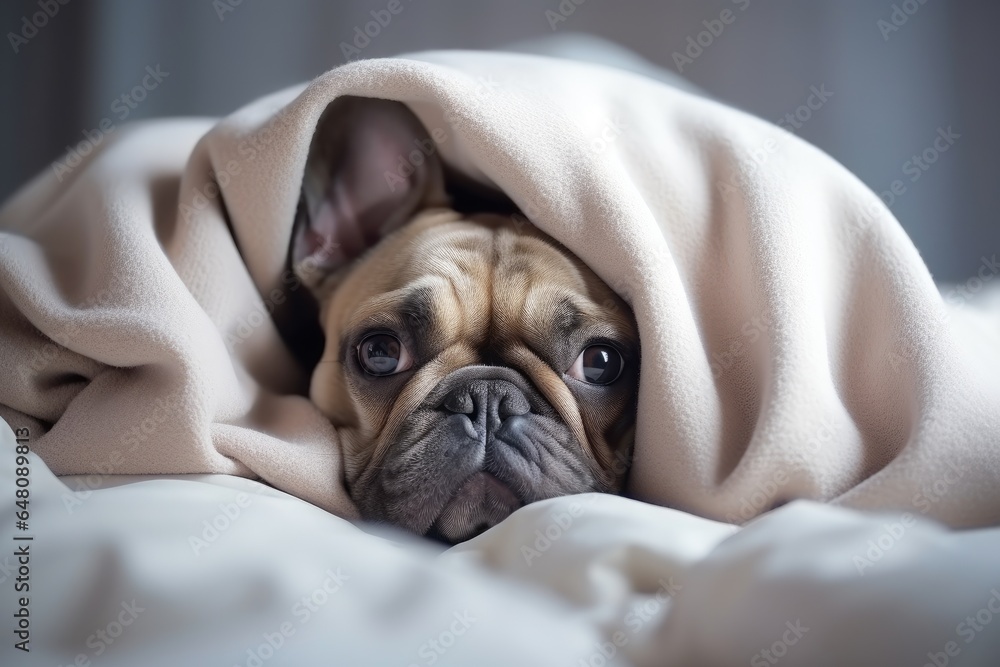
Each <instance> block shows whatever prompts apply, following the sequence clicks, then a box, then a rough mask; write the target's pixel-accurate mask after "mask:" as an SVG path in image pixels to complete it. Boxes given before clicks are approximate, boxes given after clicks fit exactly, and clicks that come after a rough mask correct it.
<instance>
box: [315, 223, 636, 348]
mask: <svg viewBox="0 0 1000 667" xmlns="http://www.w3.org/2000/svg"><path fill="white" fill-rule="evenodd" d="M405 231H407V232H409V233H404V234H402V235H401V237H400V238H398V239H395V241H396V242H395V243H387V244H385V245H384V246H380V247H378V248H376V249H375V250H374V251H373V252H372V253H371V254H370V255H369V256H368V257H367V258H365V260H364V261H365V263H366V264H371V265H373V266H375V265H377V266H379V267H380V270H379V271H378V272H377V273H379V274H381V275H378V276H377V277H376V276H375V275H374V274H375V273H376V272H374V271H365V270H363V269H362V270H361V271H359V272H357V273H358V275H359V276H364V278H362V280H360V281H351V282H352V283H354V284H351V285H350V286H348V285H344V288H345V289H342V290H339V294H338V296H343V300H344V303H342V304H337V303H336V301H337V300H336V299H335V300H334V303H333V304H332V306H333V307H334V308H337V307H338V306H340V307H341V308H342V310H341V311H340V312H339V313H337V316H338V317H342V318H343V319H342V320H341V321H340V323H339V327H338V328H339V330H341V331H344V332H345V334H346V338H347V339H350V338H351V337H352V335H357V334H361V333H362V332H364V331H367V330H375V329H378V328H379V327H380V326H384V327H388V328H406V329H407V330H408V331H409V333H410V335H412V336H414V337H415V338H418V339H420V340H419V341H417V342H418V343H420V344H425V345H430V344H434V345H437V346H442V345H447V344H448V343H449V342H460V343H461V344H462V345H465V346H472V347H474V348H476V350H477V351H478V352H479V353H480V356H481V357H482V356H487V357H488V356H490V355H496V356H499V357H503V355H504V353H505V351H507V349H508V348H510V347H514V346H522V345H526V346H528V347H529V348H531V349H532V350H533V351H535V353H536V354H538V353H540V352H543V351H544V352H545V353H546V354H545V356H558V354H559V350H558V349H557V348H559V347H560V346H565V347H567V351H566V352H567V354H568V353H569V351H570V348H571V347H572V346H571V345H570V344H571V343H573V342H574V339H575V338H578V337H580V338H584V337H591V338H608V339H611V340H621V341H622V342H623V343H625V344H629V343H633V342H634V341H633V338H634V332H633V330H632V326H631V324H630V320H629V318H628V316H627V315H626V313H625V312H624V310H623V309H622V307H621V303H620V301H619V300H618V299H617V297H615V296H614V294H613V293H612V292H611V290H610V289H608V288H607V287H606V286H605V285H604V284H603V283H601V282H600V281H598V280H596V279H595V278H594V277H593V275H592V274H591V273H590V272H589V271H585V270H583V269H582V268H581V267H580V265H579V262H578V260H576V259H575V258H573V257H572V256H570V255H569V254H568V253H565V252H563V251H561V250H560V249H559V248H558V247H557V246H556V245H555V244H554V243H553V242H552V241H551V240H545V239H543V238H542V237H541V235H540V234H537V233H524V231H523V230H522V229H518V228H517V227H515V226H514V225H513V224H512V223H511V221H510V220H509V219H507V218H503V217H500V216H492V215H487V216H476V217H474V218H473V219H457V216H455V215H454V214H449V213H441V212H430V213H428V214H426V215H424V216H419V217H418V218H417V219H416V220H415V221H414V223H413V226H412V227H411V228H410V229H409V230H405ZM330 324H332V322H331V323H330ZM486 360H487V361H490V359H486ZM496 361H501V359H497V360H496ZM553 361H555V360H553Z"/></svg>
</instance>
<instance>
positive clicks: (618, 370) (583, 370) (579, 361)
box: [567, 345, 625, 384]
mask: <svg viewBox="0 0 1000 667" xmlns="http://www.w3.org/2000/svg"><path fill="white" fill-rule="evenodd" d="M624 368H625V361H624V360H623V359H622V355H621V354H620V353H619V352H618V350H616V349H615V348H613V347H611V346H610V345H591V346H589V347H587V348H586V349H584V351H583V352H581V353H580V356H579V357H577V358H576V361H574V362H573V365H572V366H570V368H569V371H567V375H569V376H570V377H572V378H576V379H577V380H581V381H582V382H587V383H589V384H611V383H612V382H614V381H615V380H617V379H618V377H619V376H620V375H621V374H622V370H624Z"/></svg>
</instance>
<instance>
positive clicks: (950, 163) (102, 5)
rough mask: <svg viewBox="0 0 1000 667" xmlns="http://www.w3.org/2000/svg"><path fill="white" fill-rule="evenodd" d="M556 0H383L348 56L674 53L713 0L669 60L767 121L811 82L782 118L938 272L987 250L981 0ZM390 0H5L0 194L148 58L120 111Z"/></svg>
mask: <svg viewBox="0 0 1000 667" xmlns="http://www.w3.org/2000/svg"><path fill="white" fill-rule="evenodd" d="M561 1H562V7H563V14H568V16H565V18H566V20H564V21H559V22H553V21H552V20H551V17H552V14H549V15H547V14H546V11H547V10H549V11H552V12H555V13H556V14H557V15H559V16H560V18H562V17H563V14H559V11H560V0H504V1H503V2H499V1H497V2H485V0H483V1H480V0H399V2H400V3H401V6H402V11H401V12H400V13H398V14H397V15H395V16H393V17H392V20H391V22H390V23H389V24H388V25H386V26H385V27H384V28H381V27H380V29H379V34H378V35H377V36H376V37H374V38H372V39H371V41H370V43H369V44H368V45H367V46H365V47H364V49H363V51H362V55H363V56H364V57H373V56H385V55H393V54H396V53H399V52H402V51H410V50H419V49H429V48H473V49H489V48H496V47H499V46H502V45H504V44H507V43H509V42H513V41H517V40H523V39H529V38H536V37H543V36H546V35H552V34H568V33H590V34H593V35H599V36H602V37H605V38H607V39H611V40H614V41H616V42H618V43H620V44H622V45H625V46H627V47H629V48H631V49H633V50H635V51H636V52H638V53H639V54H641V55H642V56H643V57H644V58H646V59H648V60H649V61H651V62H653V63H656V64H658V65H660V66H662V67H665V68H667V69H671V70H672V71H674V72H677V67H676V65H675V61H674V56H673V54H674V52H681V53H683V52H684V50H685V49H686V48H687V47H688V38H689V37H691V38H692V39H695V40H696V39H698V36H699V33H701V32H702V31H705V30H706V26H705V25H704V24H703V22H704V21H708V22H710V25H711V26H713V27H714V28H715V29H716V30H718V28H719V25H720V24H719V23H717V22H714V21H715V20H716V19H718V18H719V16H720V14H721V13H722V12H723V10H727V9H728V10H730V11H731V12H732V17H734V18H733V21H732V23H730V24H729V25H725V26H724V29H723V31H722V33H721V34H720V35H718V37H713V38H712V43H711V44H710V45H709V46H708V47H706V48H704V49H703V52H702V53H701V54H700V55H698V57H697V58H695V59H694V62H692V63H688V64H687V65H686V66H684V68H683V72H682V73H683V76H685V77H686V78H688V79H689V80H690V81H692V82H694V83H695V84H696V85H698V86H700V87H701V88H703V89H704V90H706V91H707V92H708V93H710V94H711V95H713V96H715V97H717V98H719V99H722V100H724V101H727V102H729V103H731V104H733V105H735V106H737V107H740V108H742V109H745V110H747V111H749V112H751V113H754V114H756V115H758V116H761V117H763V118H765V119H768V120H771V121H773V122H777V121H778V120H779V119H781V118H783V117H784V116H785V114H788V113H793V114H794V113H795V112H796V110H797V109H798V108H799V107H800V106H801V105H803V104H805V103H806V101H807V99H808V97H809V95H810V88H811V87H812V86H815V87H817V88H820V87H822V86H825V87H826V90H828V91H830V92H831V93H832V94H833V95H832V97H830V98H829V100H828V101H826V102H825V103H824V104H823V105H822V106H821V107H820V108H819V109H818V110H816V111H814V112H812V115H811V117H810V118H809V119H808V121H806V122H804V123H802V124H801V127H800V128H798V129H795V128H792V129H794V131H795V132H796V133H797V134H799V135H800V136H801V137H803V138H805V139H806V140H808V141H810V142H812V143H814V144H816V145H817V146H819V147H821V148H822V149H824V150H825V151H827V152H828V153H830V154H831V155H833V156H834V157H835V158H836V159H837V160H839V161H840V162H842V163H843V164H845V165H846V166H847V167H848V168H849V169H851V170H852V171H853V172H854V173H856V174H857V175H858V176H859V177H860V178H861V179H862V180H863V181H865V182H866V183H867V184H868V185H869V186H870V187H871V188H872V189H874V190H876V191H879V192H881V191H885V190H888V189H889V188H890V186H891V184H892V182H893V181H894V180H897V179H900V180H902V181H903V182H904V183H905V186H906V192H905V194H903V195H901V196H899V197H897V198H896V200H895V201H894V202H893V203H892V205H891V206H892V210H893V211H894V213H895V214H896V217H897V218H898V219H899V220H900V221H901V222H902V224H903V226H904V227H905V228H906V230H907V232H909V234H910V236H911V238H913V240H914V242H915V243H916V245H917V247H918V248H919V249H920V251H921V253H922V254H923V256H924V258H925V260H926V261H927V263H928V265H929V266H930V268H931V271H932V272H933V273H934V275H935V278H936V279H937V280H939V281H951V282H957V281H962V282H964V281H965V280H967V279H969V278H971V277H973V276H974V275H975V273H976V270H977V269H978V267H979V264H980V261H981V260H980V257H982V256H983V255H986V256H987V257H990V256H992V255H993V254H994V253H1000V221H998V215H997V212H998V210H1000V187H998V182H1000V164H998V160H997V150H998V149H1000V123H998V113H997V109H998V103H1000V92H998V89H997V87H998V86H997V84H998V83H1000V76H998V74H1000V39H998V38H997V36H996V33H997V29H998V26H1000V3H998V2H996V1H995V0H947V1H945V0H922V2H921V0H905V1H904V0H807V1H803V0H663V1H656V0H617V1H614V2H612V1H611V0H582V2H581V0H575V2H581V4H579V5H577V4H575V2H574V1H573V0H561ZM63 2H65V4H62V3H63ZM389 2H390V0H352V1H345V2H322V1H320V0H301V1H291V0H283V1H280V2H279V1H278V0H214V1H213V0H198V1H196V0H175V1H172V2H167V1H166V0H163V1H160V2H155V1H154V0H68V1H67V0H24V1H22V0H4V1H3V3H0V29H2V30H3V32H4V35H5V38H4V44H3V45H2V46H0V51H3V53H0V91H2V95H3V104H2V108H0V114H2V116H0V199H3V198H6V197H7V196H8V195H9V194H10V193H11V192H13V191H14V190H15V189H16V188H17V187H19V186H20V185H21V184H23V183H24V182H25V181H26V180H28V179H29V178H30V177H31V176H33V175H34V174H35V173H37V172H38V171H40V170H42V169H45V168H48V166H49V164H50V163H51V162H52V161H53V160H54V159H56V158H58V157H59V156H60V155H61V154H62V153H64V152H65V151H66V149H67V146H70V145H75V144H76V143H77V142H79V141H80V140H81V139H83V137H84V134H83V133H84V131H85V130H92V129H93V128H96V127H97V126H98V124H99V123H100V122H101V120H102V119H104V118H111V119H112V120H113V121H114V122H116V123H118V122H119V121H118V118H119V116H120V115H121V113H122V111H121V110H122V109H123V108H124V107H123V106H122V105H121V103H120V102H119V103H117V105H116V106H112V105H115V104H116V99H118V98H119V97H120V96H121V95H122V94H123V93H127V92H128V91H129V90H131V89H132V88H133V87H134V86H136V85H137V84H139V83H140V82H141V80H142V78H143V76H144V75H145V73H146V72H145V70H146V67H147V66H153V67H155V66H156V65H159V66H160V69H161V71H162V72H166V73H168V75H167V76H166V78H165V79H164V80H163V82H162V83H161V84H160V85H158V86H157V87H156V88H155V89H154V90H151V91H149V93H148V95H147V97H146V99H144V100H143V101H142V102H140V103H137V104H135V108H134V109H132V108H130V109H129V111H128V114H129V115H128V118H127V120H128V121H132V120H138V119H142V118H150V117H156V116H174V115H212V116H217V115H223V114H226V113H228V112H230V111H232V110H234V109H235V108H237V107H238V106H241V105H243V104H244V103H246V102H248V101H251V100H253V99H254V98H256V97H258V96H260V95H263V94H266V93H269V92H272V91H274V90H277V89H279V88H282V87H285V86H287V85H289V84H292V83H296V82H300V81H304V80H308V79H310V78H312V77H314V76H316V75H318V74H320V73H322V72H324V71H325V70H327V69H330V68H332V67H335V66H336V65H339V64H341V63H343V62H344V61H345V58H344V55H343V53H342V49H341V42H347V43H350V42H351V41H352V40H353V39H354V36H355V28H361V29H363V27H364V25H365V24H366V23H367V22H369V21H371V20H372V16H371V12H372V11H376V12H379V11H380V10H384V9H386V7H387V6H388V4H389ZM894 5H895V7H894ZM45 7H48V9H49V13H54V16H52V17H51V18H49V17H47V16H46V17H43V18H44V19H45V20H44V21H43V20H42V18H38V16H37V14H38V13H39V12H42V11H43V10H44V9H45ZM56 7H58V11H54V9H55V8H56ZM570 9H572V10H573V11H572V13H569V10H570ZM382 16H383V17H384V16H385V15H384V14H383V15H382ZM904 19H905V21H904ZM25 21H27V22H28V24H26V23H25ZM880 21H882V22H883V23H881V24H880V23H879V22H880ZM32 22H34V23H36V24H39V23H44V25H43V26H42V27H41V28H38V29H37V30H36V31H34V32H33V31H32V30H31V28H30V27H28V25H30V24H31V23H32ZM897 28H898V29H897ZM701 38H702V41H703V42H707V41H708V40H707V36H705V35H703V36H702V37H701ZM15 51H16V52H15ZM692 52H693V53H697V52H696V51H692ZM803 115H805V114H804V113H803ZM949 127H950V128H951V129H952V131H953V132H954V133H956V134H958V135H960V138H959V139H958V140H956V141H955V143H954V145H953V146H952V147H951V148H949V150H948V151H947V152H944V153H942V154H940V155H939V156H938V159H937V161H936V162H935V163H934V164H933V165H925V166H926V167H927V169H926V170H923V169H921V168H919V167H915V165H913V164H912V163H910V164H909V165H908V164H907V163H908V161H910V160H911V159H912V158H913V156H914V155H920V154H921V153H923V152H924V150H925V149H928V148H930V147H931V146H932V145H933V142H934V140H935V137H936V136H937V134H938V130H939V128H943V129H947V128H949ZM904 170H907V171H906V172H905V173H904ZM918 172H919V174H920V176H919V178H918V179H917V180H916V181H912V180H911V179H912V178H913V176H914V175H915V174H916V173H918Z"/></svg>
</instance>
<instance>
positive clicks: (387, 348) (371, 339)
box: [358, 334, 412, 375]
mask: <svg viewBox="0 0 1000 667" xmlns="http://www.w3.org/2000/svg"><path fill="white" fill-rule="evenodd" d="M358 362H360V363H361V367H362V368H363V369H365V371H366V372H367V373H370V374H371V375H393V374H395V373H401V372H403V371H405V370H407V369H409V368H410V366H411V365H412V362H411V359H410V354H409V352H407V350H406V346H404V345H403V344H402V343H401V342H399V339H398V338H396V337H395V336H393V335H392V334H371V335H369V336H365V338H364V339H363V340H362V341H361V343H360V344H359V345H358Z"/></svg>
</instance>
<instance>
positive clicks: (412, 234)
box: [311, 209, 638, 489]
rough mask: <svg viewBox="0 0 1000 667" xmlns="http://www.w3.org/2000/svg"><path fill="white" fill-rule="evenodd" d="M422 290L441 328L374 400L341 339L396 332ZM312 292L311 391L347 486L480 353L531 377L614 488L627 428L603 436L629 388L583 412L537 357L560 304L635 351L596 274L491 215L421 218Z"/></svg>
mask: <svg viewBox="0 0 1000 667" xmlns="http://www.w3.org/2000/svg"><path fill="white" fill-rule="evenodd" d="M421 287H424V288H427V289H429V290H431V293H432V295H433V304H434V315H435V321H436V322H437V323H438V324H439V325H440V326H438V328H437V329H436V330H435V331H434V335H433V340H431V341H429V343H430V347H431V348H432V349H433V350H434V354H433V356H432V358H427V359H417V360H416V361H415V365H414V367H415V368H416V370H415V372H413V373H412V377H410V378H409V379H408V380H407V381H406V382H405V384H404V385H403V386H401V387H399V388H398V396H396V395H394V396H391V397H388V396H383V395H380V394H377V393H376V394H373V393H372V390H371V387H370V386H368V385H367V384H365V383H363V382H357V381H355V380H352V376H351V373H349V372H347V371H346V369H345V368H344V357H343V354H344V349H343V344H344V341H345V337H349V336H352V335H356V334H357V333H358V332H360V331H362V330H368V329H371V328H376V327H385V328H388V329H392V330H398V329H399V328H402V327H405V326H406V322H405V321H403V318H402V317H401V315H400V314H399V307H400V305H401V303H402V302H403V301H404V300H405V299H406V297H407V295H409V294H411V293H412V291H413V290H414V289H417V288H421ZM317 291H318V296H319V298H320V302H321V304H322V311H321V321H322V323H323V328H324V330H325V332H326V335H327V340H326V346H325V350H324V354H323V358H322V361H321V362H320V364H319V366H318V367H317V369H316V371H315V373H314V375H313V379H312V387H311V394H312V398H313V400H314V401H315V402H316V404H317V405H319V407H320V408H321V409H322V410H324V411H325V412H326V414H327V415H328V416H329V417H330V419H331V420H332V421H333V423H334V424H335V425H336V426H338V431H339V433H340V436H341V440H342V443H343V452H344V457H345V469H346V476H347V481H348V483H349V484H350V483H351V482H352V481H354V480H356V479H357V478H358V477H359V476H361V475H362V474H363V473H364V472H365V471H366V470H368V469H370V468H373V467H377V466H380V465H382V463H383V459H384V457H385V455H386V452H387V451H388V449H389V447H390V445H391V444H392V443H393V442H394V440H395V439H396V438H397V436H398V435H399V432H400V429H401V428H402V427H403V424H404V422H405V420H406V418H407V416H408V415H409V414H410V413H411V412H412V411H413V410H414V409H415V408H416V407H417V406H418V405H420V403H421V402H422V401H423V400H424V398H425V397H426V396H427V394H428V393H429V392H430V391H431V390H432V389H433V388H434V387H435V386H436V385H437V384H438V382H439V381H440V380H441V379H442V378H444V377H445V376H446V375H447V374H448V373H450V372H452V371H454V370H456V369H459V368H462V367H464V366H467V365H471V364H479V363H484V358H483V355H484V353H485V352H484V351H489V353H491V354H495V355H496V362H497V363H502V364H503V365H506V366H510V367H512V368H514V369H516V370H518V371H519V372H521V373H522V374H523V375H524V376H525V377H527V378H529V379H530V380H531V382H532V383H533V384H534V385H535V387H536V388H537V390H538V391H539V392H540V393H541V394H542V395H543V396H544V397H545V398H546V400H548V402H549V403H550V404H551V405H552V407H553V408H555V410H556V411H557V412H558V414H559V415H560V417H561V418H562V420H563V421H564V422H565V424H566V425H567V426H568V427H569V429H570V431H571V432H572V433H573V435H574V436H575V437H576V439H577V440H578V441H579V443H580V446H581V447H582V448H583V449H584V451H585V453H586V455H587V458H588V460H589V461H590V462H591V467H592V469H593V472H594V474H595V477H597V478H598V479H600V480H601V481H602V482H603V483H604V484H605V485H606V486H607V487H608V488H609V489H617V488H618V487H619V486H620V483H621V479H622V476H623V474H624V472H625V469H626V468H627V466H625V465H621V459H622V458H623V457H627V455H628V452H627V450H628V448H629V447H630V446H631V442H630V438H631V430H630V429H626V431H625V432H622V433H619V434H618V440H617V441H615V442H608V440H607V436H608V433H609V430H610V429H611V428H612V426H613V425H614V424H616V423H619V421H620V420H621V418H622V416H623V414H624V413H625V412H626V411H628V410H630V409H634V408H633V407H632V401H633V400H634V391H631V390H629V389H633V390H634V387H631V388H626V389H625V390H618V391H614V392H612V393H610V394H609V398H608V400H607V401H606V403H607V404H606V405H604V404H602V405H597V406H590V407H588V408H584V407H583V402H581V400H580V398H579V397H578V396H577V395H576V394H575V393H574V390H573V389H572V388H571V387H570V386H569V385H568V384H567V382H566V381H565V380H564V377H563V373H564V372H565V370H566V369H554V368H553V367H552V366H551V365H550V364H549V363H547V362H546V361H545V360H544V358H543V355H542V354H540V351H543V350H547V349H549V346H551V345H552V344H553V341H552V340H551V339H552V328H551V327H552V316H553V312H554V309H555V308H556V306H557V305H558V304H559V303H560V301H562V300H564V299H566V298H572V299H573V300H574V301H575V302H576V303H577V305H578V306H579V307H580V310H581V311H582V312H583V313H584V318H585V321H587V322H588V323H590V324H593V325H596V326H597V327H598V329H599V330H600V331H601V332H602V333H604V334H605V335H607V337H609V338H612V339H616V340H622V341H624V342H626V343H627V344H628V345H630V346H632V347H634V348H635V349H636V350H637V349H638V336H637V332H636V327H635V323H634V319H633V317H632V314H631V311H630V310H629V309H628V307H627V306H626V305H625V304H624V302H622V301H621V299H620V298H619V297H618V296H617V295H615V294H614V293H613V292H612V291H611V290H610V289H609V288H608V287H607V286H606V285H605V284H604V283H603V282H602V281H601V280H600V279H599V278H597V276H595V275H594V274H593V272H591V271H590V270H589V269H588V268H587V267H586V266H584V265H583V264H582V263H581V262H580V261H579V260H578V259H576V258H575V257H574V256H573V255H572V254H571V253H569V252H568V251H567V250H565V249H564V248H562V247H561V246H559V245H558V244H557V243H556V242H554V241H553V240H551V239H550V238H548V237H547V236H545V235H544V234H542V233H541V232H540V231H538V230H537V229H535V228H534V227H532V226H531V225H527V224H524V223H521V224H516V223H515V222H513V221H512V219H510V218H505V217H501V216H497V215H482V216H474V217H472V218H468V219H463V218H462V217H461V216H460V215H459V214H457V213H455V212H453V211H449V210H443V209H436V210H430V211H425V212H423V213H422V214H420V215H419V216H417V218H415V219H414V221H413V222H411V223H410V224H408V225H407V226H405V227H404V228H402V229H400V230H399V231H397V232H395V233H394V234H392V235H391V236H389V237H388V238H386V239H384V240H383V241H382V242H381V243H379V244H378V245H377V246H376V247H374V248H372V249H371V250H370V251H369V252H368V253H367V254H366V255H364V256H363V257H362V258H360V259H359V260H358V261H357V262H356V263H355V264H354V265H353V266H351V267H350V269H349V271H345V272H342V273H341V274H338V275H334V276H331V277H330V278H329V279H328V280H327V281H326V282H325V283H323V284H322V285H321V286H319V288H318V290H317ZM354 353H355V352H354V350H353V349H350V350H348V351H347V354H354ZM636 361H637V360H636ZM633 377H636V376H635V375H633ZM616 455H617V457H618V459H619V461H618V463H617V464H616V462H615V459H616Z"/></svg>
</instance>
